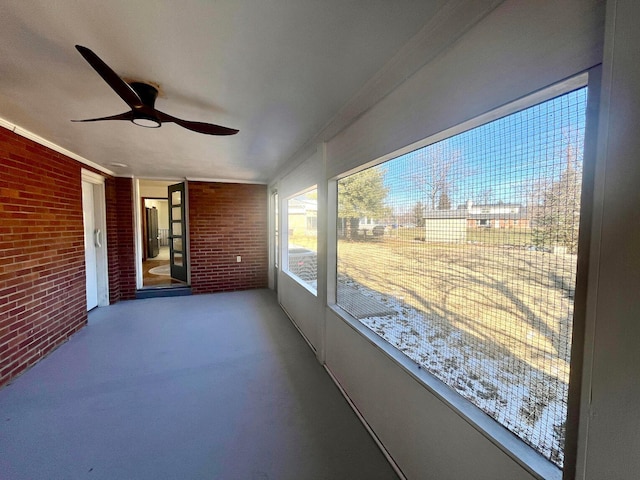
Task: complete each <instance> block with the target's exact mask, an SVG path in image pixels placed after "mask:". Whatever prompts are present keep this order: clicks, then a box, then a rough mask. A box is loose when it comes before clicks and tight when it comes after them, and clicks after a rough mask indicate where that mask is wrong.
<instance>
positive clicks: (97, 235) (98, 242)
mask: <svg viewBox="0 0 640 480" xmlns="http://www.w3.org/2000/svg"><path fill="white" fill-rule="evenodd" d="M101 236H102V231H101V230H100V229H99V228H96V229H95V230H94V231H93V243H94V245H95V246H96V247H98V248H101V247H102V238H101Z"/></svg>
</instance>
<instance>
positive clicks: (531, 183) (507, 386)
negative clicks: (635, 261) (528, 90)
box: [337, 87, 587, 467]
mask: <svg viewBox="0 0 640 480" xmlns="http://www.w3.org/2000/svg"><path fill="white" fill-rule="evenodd" d="M586 96H587V91H586V87H585V88H581V89H578V90H575V91H572V92H570V93H567V94H564V95H562V96H560V97H557V98H554V99H552V100H549V101H545V102H544V103H541V104H538V105H535V106H532V107H530V108H527V109H525V110H522V111H519V112H517V113H513V114H511V115H508V116H505V117H503V118H500V119H498V120H494V121H492V122H490V123H486V124H484V125H482V126H479V127H476V128H473V129H471V130H468V131H465V132H463V133H460V134H458V135H455V136H452V137H450V138H448V139H446V140H443V141H440V142H438V143H434V144H431V145H428V146H426V147H424V148H420V149H418V150H415V151H412V152H410V153H407V154H404V155H402V156H400V157H398V158H395V159H393V160H390V161H387V162H385V163H383V164H380V165H378V166H376V167H373V168H369V169H367V170H363V171H361V172H359V173H356V174H353V175H350V176H348V177H345V178H343V179H341V180H339V181H338V226H337V231H338V240H337V241H338V245H337V252H338V255H337V273H338V278H337V304H338V305H339V306H340V307H342V308H343V309H344V310H346V311H347V312H349V313H350V314H351V315H352V316H353V317H355V318H356V319H357V320H358V321H360V322H361V323H362V324H364V325H365V326H367V327H368V328H370V329H371V330H372V331H373V332H375V333H376V334H377V335H379V336H380V337H382V338H383V339H384V340H386V341H387V342H388V343H390V344H391V345H393V346H394V347H396V348H397V349H398V350H399V351H401V352H402V353H404V354H405V355H406V356H408V357H409V358H410V359H411V360H413V361H414V362H416V363H418V364H419V365H421V367H422V368H424V369H426V370H428V371H429V372H431V373H432V374H433V375H434V376H435V377H437V378H438V379H440V380H441V381H442V382H444V383H445V384H446V385H448V386H449V387H450V388H451V389H453V390H454V391H456V392H457V393H459V394H460V395H462V396H463V397H465V398H466V399H468V400H469V401H471V402H473V403H474V404H475V405H477V406H478V407H479V408H480V409H482V410H483V411H484V412H486V413H487V414H489V415H490V416H491V417H493V418H494V419H495V420H496V421H497V422H499V423H500V424H502V425H503V426H505V427H506V428H508V429H509V430H510V431H511V432H513V433H514V434H515V435H517V436H518V437H520V438H521V439H522V440H523V441H525V442H526V443H527V444H529V445H530V446H532V447H533V448H534V449H536V450H537V451H538V452H540V453H541V454H542V455H544V456H545V457H546V458H548V459H549V460H551V461H552V462H554V463H555V464H556V465H558V466H559V467H562V465H563V460H564V452H563V449H564V437H565V421H566V416H567V392H568V383H569V367H570V351H571V332H572V321H573V303H574V301H573V300H574V291H575V282H576V260H577V239H578V225H579V217H580V192H581V184H582V175H581V172H582V149H583V139H584V130H585V108H586ZM365 218H366V219H373V221H372V222H363V219H365ZM370 225H376V226H377V227H378V230H377V231H378V234H377V235H374V234H373V232H372V231H370V230H372V228H371V227H370Z"/></svg>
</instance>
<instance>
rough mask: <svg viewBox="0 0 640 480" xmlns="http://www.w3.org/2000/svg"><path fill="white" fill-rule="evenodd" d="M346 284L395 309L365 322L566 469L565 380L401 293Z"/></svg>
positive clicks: (344, 281)
mask: <svg viewBox="0 0 640 480" xmlns="http://www.w3.org/2000/svg"><path fill="white" fill-rule="evenodd" d="M340 285H349V286H351V287H353V288H357V289H358V290H359V292H360V293H362V294H363V295H366V296H369V297H372V298H374V299H375V300H377V301H379V302H381V303H383V304H384V305H386V306H387V307H389V309H390V310H392V311H394V312H395V313H394V314H392V315H388V316H383V317H368V318H363V319H361V320H360V322H361V323H362V324H364V325H365V326H367V327H368V328H369V329H371V330H372V331H373V332H375V333H376V334H378V335H379V336H380V337H382V338H383V339H384V340H386V341H387V342H389V343H390V344H391V345H393V346H394V347H396V348H397V349H398V350H400V351H401V352H402V353H404V354H405V355H406V356H407V357H409V358H410V359H411V360H413V361H414V362H416V363H417V364H418V365H420V366H421V367H422V368H424V369H426V370H427V371H429V372H430V373H431V374H433V375H434V376H435V377H436V378H438V379H439V380H441V381H442V382H444V383H445V384H446V385H448V386H449V387H450V388H452V389H453V390H455V391H456V392H457V393H459V394H460V395H462V396H463V397H464V398H466V399H467V400H469V401H470V402H472V403H473V404H475V405H476V406H477V407H479V408H480V409H481V410H483V411H484V412H485V413H487V414H488V415H489V416H491V417H492V418H494V419H495V420H496V421H497V422H499V423H500V424H502V425H503V426H505V427H506V428H507V429H509V430H510V431H511V432H513V433H514V434H515V435H517V436H518V437H520V438H521V439H522V440H523V441H524V442H525V443H527V444H529V445H530V446H531V447H533V448H534V449H535V450H537V451H538V452H540V453H541V454H542V455H543V456H545V457H546V458H548V459H549V460H551V461H552V462H554V463H555V464H556V465H558V466H559V467H560V468H562V466H563V462H564V452H563V449H564V426H565V420H566V417H567V394H568V385H567V384H566V383H565V382H563V381H561V380H559V379H557V378H553V377H551V376H549V375H546V374H544V373H543V372H541V371H539V370H537V369H536V368H535V367H532V366H531V365H529V364H527V363H525V362H523V361H522V360H520V359H518V358H516V357H514V356H513V355H510V354H508V353H504V354H501V355H502V357H501V358H495V356H496V355H494V356H492V357H490V356H488V355H487V354H486V353H485V352H484V351H482V350H480V349H478V348H474V346H473V345H472V344H469V343H468V342H467V340H465V337H464V335H463V333H462V332H461V331H459V330H456V329H454V328H445V327H444V325H447V322H446V321H444V320H443V319H441V318H437V317H436V316H435V315H430V316H429V315H426V314H425V313H423V312H421V311H419V310H416V309H414V308H413V307H411V306H409V305H407V304H405V303H404V302H403V299H402V296H401V295H399V294H396V295H385V294H380V293H378V292H376V291H373V290H370V289H368V288H366V287H364V286H362V285H359V284H357V283H356V282H354V281H352V280H350V279H341V280H340V282H339V285H338V288H340ZM514 366H515V368H514Z"/></svg>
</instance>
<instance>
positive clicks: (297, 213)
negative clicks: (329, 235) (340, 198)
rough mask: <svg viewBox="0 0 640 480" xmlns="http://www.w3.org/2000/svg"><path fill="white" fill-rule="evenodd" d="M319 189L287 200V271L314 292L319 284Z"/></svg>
mask: <svg viewBox="0 0 640 480" xmlns="http://www.w3.org/2000/svg"><path fill="white" fill-rule="evenodd" d="M317 218H318V189H317V188H314V189H313V190H310V191H307V192H305V193H302V194H300V195H297V196H295V197H292V198H289V199H288V200H287V224H288V232H287V240H288V247H289V248H288V265H289V267H288V271H289V273H290V274H292V275H293V276H294V277H295V278H296V279H298V280H299V281H300V282H301V283H303V284H304V285H305V286H307V287H309V288H310V289H311V290H313V291H314V292H315V291H317V287H318V253H317V252H318V232H317Z"/></svg>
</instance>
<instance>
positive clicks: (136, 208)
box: [133, 178, 144, 290]
mask: <svg viewBox="0 0 640 480" xmlns="http://www.w3.org/2000/svg"><path fill="white" fill-rule="evenodd" d="M141 210H142V203H141V197H140V179H139V178H135V179H134V180H133V228H134V232H133V238H134V243H135V252H136V290H140V289H141V288H142V287H143V286H144V280H143V271H142V218H141Z"/></svg>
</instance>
